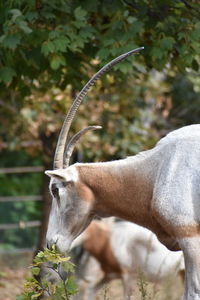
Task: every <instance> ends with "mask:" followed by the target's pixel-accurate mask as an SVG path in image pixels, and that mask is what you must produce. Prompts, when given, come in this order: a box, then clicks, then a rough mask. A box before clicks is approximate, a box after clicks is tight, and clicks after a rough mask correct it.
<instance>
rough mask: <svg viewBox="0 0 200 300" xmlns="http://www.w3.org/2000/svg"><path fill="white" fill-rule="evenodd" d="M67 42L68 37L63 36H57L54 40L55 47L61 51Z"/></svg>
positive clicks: (63, 50)
mask: <svg viewBox="0 0 200 300" xmlns="http://www.w3.org/2000/svg"><path fill="white" fill-rule="evenodd" d="M68 43H69V39H68V38H66V37H64V36H63V37H62V38H58V39H55V40H54V45H55V49H56V50H57V51H61V52H65V51H66V48H67V45H68Z"/></svg>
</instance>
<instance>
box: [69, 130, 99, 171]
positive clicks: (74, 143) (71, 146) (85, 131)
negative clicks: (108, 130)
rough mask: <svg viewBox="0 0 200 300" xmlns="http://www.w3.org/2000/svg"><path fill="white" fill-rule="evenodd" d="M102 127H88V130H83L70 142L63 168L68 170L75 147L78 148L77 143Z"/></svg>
mask: <svg viewBox="0 0 200 300" xmlns="http://www.w3.org/2000/svg"><path fill="white" fill-rule="evenodd" d="M101 128H102V127H101V126H88V127H86V128H83V129H81V130H80V131H79V132H78V133H76V134H75V135H74V136H73V137H72V138H71V140H70V141H69V143H68V144H67V146H66V149H65V154H64V164H63V168H67V167H68V166H69V162H70V158H71V155H72V153H73V151H74V147H75V146H76V143H77V142H78V141H79V139H80V138H81V137H82V136H83V135H84V134H86V133H87V132H88V131H90V130H97V129H101Z"/></svg>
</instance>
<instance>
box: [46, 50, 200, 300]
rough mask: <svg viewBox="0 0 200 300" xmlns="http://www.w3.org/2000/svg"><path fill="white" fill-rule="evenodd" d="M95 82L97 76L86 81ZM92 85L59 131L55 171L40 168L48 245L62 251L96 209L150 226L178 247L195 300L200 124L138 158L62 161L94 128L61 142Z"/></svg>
mask: <svg viewBox="0 0 200 300" xmlns="http://www.w3.org/2000/svg"><path fill="white" fill-rule="evenodd" d="M130 53H133V51H132V52H129V54H128V55H130ZM125 57H126V55H124V56H123V58H125ZM123 58H122V56H120V59H121V60H122V59H123ZM116 60H117V59H116ZM116 60H114V61H115V63H116ZM114 61H113V62H114ZM113 62H111V63H110V64H111V65H113ZM105 67H106V68H108V65H106V66H105ZM106 68H105V69H106ZM101 70H103V69H101ZM101 70H100V71H99V72H98V73H97V75H98V74H100V73H101ZM98 76H99V75H98ZM98 76H97V77H98ZM94 80H95V76H94V77H93V79H92V84H93V83H94ZM89 83H91V81H90V82H89ZM90 85H91V84H87V85H86V88H83V90H82V91H83V92H81V93H80V94H79V95H78V96H77V98H76V99H75V102H74V104H73V106H72V107H71V109H70V111H69V113H68V115H67V118H66V120H65V122H64V125H63V128H62V131H61V134H60V138H59V141H58V146H57V149H56V154H55V159H54V170H53V171H46V174H47V175H49V176H50V177H51V182H50V191H51V193H52V196H53V202H52V209H51V213H50V219H49V227H48V232H47V241H48V244H49V245H52V244H54V243H55V244H56V245H57V247H58V249H60V250H61V251H64V252H65V251H67V250H68V249H69V248H70V245H71V242H72V241H73V239H74V238H75V237H77V236H78V235H79V234H80V233H81V232H82V231H83V230H84V229H85V228H86V227H87V225H88V224H89V223H90V221H91V220H92V218H93V217H94V216H95V215H98V216H102V217H106V216H113V215H114V216H117V217H120V218H123V219H125V220H128V221H131V222H135V223H137V224H139V225H142V226H144V227H147V228H149V229H150V230H152V231H153V232H154V233H155V234H156V235H157V237H158V239H159V240H160V241H161V242H162V243H163V244H164V245H166V246H167V247H168V248H169V249H171V250H178V249H182V250H183V253H184V258H185V265H186V281H185V293H184V297H183V299H184V300H200V125H191V126H186V127H183V128H181V129H178V130H175V131H173V132H172V133H170V134H168V135H167V136H166V137H164V138H162V139H161V140H160V141H159V142H158V143H157V145H156V146H155V147H154V148H153V149H151V150H148V151H145V152H142V153H140V154H138V155H136V156H131V157H128V158H126V159H122V160H117V161H111V162H105V163H86V164H74V165H72V166H68V164H69V157H70V155H71V152H72V150H73V147H74V144H75V142H76V141H77V140H78V139H79V137H80V136H81V134H82V133H84V132H85V131H87V130H89V129H97V127H90V128H86V129H85V130H84V132H83V131H81V132H79V133H78V134H77V135H76V136H75V137H74V138H72V140H71V141H70V142H69V144H67V146H66V145H65V144H66V138H67V134H68V131H69V126H70V124H71V121H72V118H73V116H74V114H75V112H76V110H77V107H78V105H79V104H80V101H81V100H82V97H83V96H84V95H85V90H84V89H86V90H87V86H90ZM65 149H66V151H65ZM65 155H66V157H67V158H66V160H65Z"/></svg>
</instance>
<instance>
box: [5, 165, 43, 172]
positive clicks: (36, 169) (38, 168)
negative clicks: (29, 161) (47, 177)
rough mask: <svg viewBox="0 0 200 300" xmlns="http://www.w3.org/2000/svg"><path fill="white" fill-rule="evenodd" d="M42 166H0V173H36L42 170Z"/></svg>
mask: <svg viewBox="0 0 200 300" xmlns="http://www.w3.org/2000/svg"><path fill="white" fill-rule="evenodd" d="M43 171H44V167H42V166H35V167H15V168H0V174H15V173H35V172H36V173H37V172H43Z"/></svg>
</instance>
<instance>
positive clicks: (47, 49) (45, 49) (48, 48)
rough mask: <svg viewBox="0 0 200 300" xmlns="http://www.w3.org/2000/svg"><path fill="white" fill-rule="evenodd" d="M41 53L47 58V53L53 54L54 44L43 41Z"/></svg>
mask: <svg viewBox="0 0 200 300" xmlns="http://www.w3.org/2000/svg"><path fill="white" fill-rule="evenodd" d="M41 52H42V53H43V54H44V56H47V55H48V54H49V53H53V52H55V44H54V42H52V41H48V42H47V41H45V42H44V43H43V45H42V48H41Z"/></svg>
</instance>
